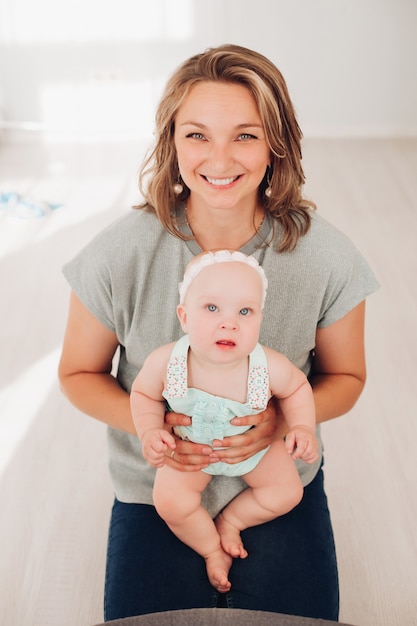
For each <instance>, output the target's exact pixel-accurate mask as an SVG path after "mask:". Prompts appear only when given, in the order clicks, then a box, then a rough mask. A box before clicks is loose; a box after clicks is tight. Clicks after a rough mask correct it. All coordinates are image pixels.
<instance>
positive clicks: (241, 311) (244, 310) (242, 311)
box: [239, 307, 250, 315]
mask: <svg viewBox="0 0 417 626" xmlns="http://www.w3.org/2000/svg"><path fill="white" fill-rule="evenodd" d="M239 313H240V315H249V313H250V310H249V309H247V308H246V307H245V308H244V309H240V311H239Z"/></svg>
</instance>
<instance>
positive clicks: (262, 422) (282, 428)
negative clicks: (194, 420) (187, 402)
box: [165, 398, 288, 472]
mask: <svg viewBox="0 0 417 626" xmlns="http://www.w3.org/2000/svg"><path fill="white" fill-rule="evenodd" d="M165 423H166V424H167V425H168V426H171V427H172V426H189V425H190V424H191V418H190V417H187V416H186V415H180V414H178V413H171V412H170V413H166V415H165ZM231 423H232V424H234V425H235V426H245V425H247V426H252V428H250V429H249V430H248V431H246V432H245V433H244V434H243V435H234V436H232V437H226V438H225V439H223V440H220V439H219V440H217V439H216V440H214V441H213V448H223V449H222V450H217V449H216V450H214V449H213V448H211V447H209V446H207V445H204V444H199V443H192V442H190V441H182V440H181V439H179V438H178V437H176V444H177V445H176V448H175V451H174V454H173V455H172V453H171V454H170V455H169V458H168V459H167V460H166V463H167V465H170V466H171V467H174V468H175V469H178V470H181V471H184V472H187V471H188V472H190V471H198V470H201V469H203V468H205V467H208V466H209V465H210V464H211V463H218V462H219V461H224V462H225V463H232V464H234V463H239V462H240V461H244V460H246V459H248V458H249V457H251V456H252V455H254V454H256V453H257V452H259V451H260V450H263V449H264V448H266V447H267V446H269V445H270V444H271V443H272V441H274V439H275V438H276V437H278V436H282V437H284V435H285V434H286V432H287V430H288V428H287V426H286V423H285V420H284V418H283V416H282V414H281V412H280V410H279V404H278V402H277V401H276V400H275V398H271V400H270V401H269V404H268V406H267V408H266V409H265V411H263V412H262V413H258V414H257V415H248V416H246V417H235V418H234V419H233V420H232V422H231ZM171 455H172V456H171Z"/></svg>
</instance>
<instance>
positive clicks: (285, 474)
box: [215, 439, 303, 558]
mask: <svg viewBox="0 0 417 626" xmlns="http://www.w3.org/2000/svg"><path fill="white" fill-rule="evenodd" d="M243 478H244V480H245V482H246V483H247V485H248V487H249V489H245V491H243V492H242V493H240V494H239V495H238V496H237V497H236V498H235V499H234V500H232V502H230V504H228V505H227V507H226V508H225V509H224V510H223V511H222V513H221V514H220V515H219V516H218V517H217V519H216V520H215V523H216V528H217V531H218V533H219V535H220V540H221V544H222V546H223V549H224V550H225V552H227V553H228V554H230V555H231V556H233V557H240V558H245V557H246V556H247V554H248V553H247V552H246V550H245V548H244V546H243V543H242V540H241V537H240V531H242V530H244V529H245V528H249V527H250V526H257V525H258V524H263V523H265V522H269V521H270V520H272V519H275V518H276V517H279V516H280V515H284V514H285V513H288V511H291V509H293V508H294V507H295V506H296V505H297V504H298V503H299V502H300V500H301V498H302V496H303V487H302V485H301V481H300V478H299V476H298V472H297V470H296V467H295V463H294V461H293V460H292V458H291V457H290V455H289V454H288V452H287V451H286V449H285V445H284V442H283V440H282V439H280V440H278V441H275V442H274V443H273V444H271V446H270V448H269V450H268V451H267V452H266V454H265V455H264V456H263V458H262V460H261V461H260V462H259V463H258V465H257V466H256V467H255V469H253V470H252V471H251V472H249V473H248V474H246V475H245V476H243Z"/></svg>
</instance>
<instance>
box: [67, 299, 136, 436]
mask: <svg viewBox="0 0 417 626" xmlns="http://www.w3.org/2000/svg"><path fill="white" fill-rule="evenodd" d="M118 345H119V343H118V340H117V337H116V335H115V334H114V333H112V332H111V331H110V330H109V329H108V328H106V327H105V326H103V324H101V323H100V322H99V321H98V320H97V319H96V318H95V317H94V315H92V313H90V312H89V311H88V309H86V307H85V306H84V305H83V304H82V303H81V302H80V300H79V299H78V298H77V296H76V295H75V294H74V293H72V294H71V300H70V307H69V314H68V321H67V328H66V331H65V336H64V343H63V348H62V354H61V360H60V363H59V369H58V375H59V380H60V383H61V389H62V391H63V392H64V394H65V395H66V396H67V398H68V399H69V400H70V402H72V404H74V405H75V406H76V407H77V408H78V409H80V410H81V411H83V412H84V413H87V415H90V416H91V417H94V418H96V419H98V420H100V421H102V422H105V423H106V424H109V425H110V426H113V427H114V428H117V429H119V430H123V431H125V432H127V433H130V434H136V431H135V427H134V424H133V420H132V415H131V412H130V401H129V394H128V393H126V392H125V391H124V390H123V389H122V388H121V387H120V385H119V383H118V382H117V380H116V379H115V378H114V376H112V375H111V369H112V361H113V357H114V355H115V352H116V350H117V347H118Z"/></svg>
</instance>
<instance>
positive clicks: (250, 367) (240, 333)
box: [131, 250, 318, 593]
mask: <svg viewBox="0 0 417 626" xmlns="http://www.w3.org/2000/svg"><path fill="white" fill-rule="evenodd" d="M266 289H267V279H266V277H265V274H264V271H263V269H262V267H261V266H259V264H258V263H257V261H256V260H255V259H254V258H253V257H248V256H246V255H244V254H242V253H241V252H229V251H227V250H222V251H218V252H207V253H203V254H201V255H199V256H197V257H196V258H195V259H193V261H191V263H190V264H189V265H188V266H187V268H186V271H185V275H184V280H183V282H182V283H181V284H180V304H179V305H178V307H177V314H178V317H179V320H180V323H181V327H182V329H183V331H184V333H186V335H185V336H183V337H182V338H181V339H180V340H179V341H178V342H174V343H170V344H167V345H164V346H162V347H160V348H158V349H157V350H155V351H154V352H152V353H151V354H150V355H149V356H148V358H147V359H146V361H145V363H144V365H143V367H142V369H141V370H140V372H139V374H138V376H137V377H136V379H135V381H134V383H133V386H132V392H131V407H132V414H133V420H134V423H135V427H136V430H137V433H138V436H139V438H140V440H141V442H142V451H143V456H144V458H145V459H146V460H147V461H148V463H150V464H151V465H152V466H154V467H156V468H158V469H157V472H156V477H155V483H154V490H153V496H154V503H155V507H156V509H157V511H158V513H159V515H160V516H161V517H162V518H163V519H164V520H165V522H166V523H167V524H168V526H169V528H170V529H171V530H172V532H174V533H175V534H176V535H177V537H179V538H180V539H181V540H182V541H183V542H184V543H186V544H187V545H188V546H190V547H191V548H193V549H194V550H196V551H197V552H198V553H199V554H200V555H201V556H202V557H204V559H205V561H206V568H207V574H208V577H209V580H210V583H211V584H212V585H213V586H214V587H215V588H216V589H217V590H218V591H219V592H222V593H225V592H227V591H228V590H229V589H230V587H231V583H230V581H229V578H228V574H229V570H230V567H231V564H232V559H233V557H235V558H245V557H246V556H247V551H246V550H245V548H244V545H243V543H242V540H241V536H240V532H241V531H242V530H244V529H245V528H248V527H250V526H255V525H257V524H263V523H264V522H267V521H269V520H271V519H274V518H275V517H278V516H280V515H284V514H285V513H287V512H288V511H290V510H291V509H292V508H294V507H295V506H296V505H297V504H298V503H299V502H300V500H301V498H302V494H303V488H302V485H301V481H300V479H299V476H298V473H297V470H296V467H295V464H294V461H293V459H302V460H303V461H305V462H307V463H313V462H314V461H315V460H316V459H317V456H318V446H317V441H316V438H315V435H314V429H315V409H314V401H313V393H312V389H311V387H310V385H309V383H308V381H307V378H306V377H305V375H304V374H303V373H302V372H301V370H299V369H298V368H297V367H296V366H295V365H293V364H292V363H291V362H290V361H289V360H288V359H287V358H286V357H285V356H284V355H282V354H280V353H278V352H276V351H274V350H271V349H269V348H267V347H264V346H261V345H260V344H259V343H258V340H259V332H260V327H261V323H262V311H263V306H264V302H265V297H266ZM271 396H275V397H276V398H278V399H279V402H280V408H281V411H282V413H283V415H284V417H285V419H286V422H287V424H288V428H289V432H288V434H287V435H286V438H285V442H284V440H283V439H281V438H277V439H276V440H275V441H273V443H272V444H271V445H270V446H269V447H268V448H266V449H265V450H261V451H260V452H258V453H257V454H255V455H254V456H253V457H251V458H249V459H247V460H245V461H242V462H239V463H235V464H227V463H223V462H218V463H212V464H211V465H209V466H208V467H207V468H205V469H203V470H202V471H196V472H180V471H177V470H176V469H174V468H172V467H170V466H169V465H167V464H166V460H167V456H168V455H167V451H169V450H171V457H173V456H174V454H175V448H176V439H175V437H174V436H173V434H171V433H170V432H168V431H167V430H166V429H165V428H164V415H165V411H166V410H167V406H166V403H168V405H169V410H171V411H174V412H176V413H183V414H185V415H189V416H191V418H192V423H191V425H190V426H180V427H176V428H175V434H176V435H178V436H179V437H181V438H182V439H189V440H190V441H194V442H196V443H205V444H208V445H210V446H213V447H217V448H219V447H221V445H222V443H223V441H222V440H223V439H224V437H227V436H230V435H236V434H239V433H241V432H244V431H245V430H247V429H248V428H250V426H241V427H239V426H234V425H232V424H231V423H230V421H231V420H232V419H233V418H234V417H244V416H246V415H251V414H255V413H259V412H261V411H264V410H265V408H266V406H267V404H268V401H269V399H270V398H271ZM214 474H225V475H228V476H242V477H243V479H244V481H245V482H246V484H247V485H248V488H247V489H245V490H244V491H243V492H242V493H240V494H239V495H238V496H237V497H236V498H235V499H234V500H232V501H231V502H230V503H229V504H228V505H227V506H226V508H225V509H223V511H222V512H221V513H220V514H219V515H218V516H217V518H216V519H215V520H214V521H213V520H212V518H211V517H210V515H209V514H208V512H207V511H206V509H205V508H204V507H203V506H202V504H201V493H202V492H203V490H204V489H205V488H206V487H207V485H208V483H209V482H210V480H211V475H214Z"/></svg>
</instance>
